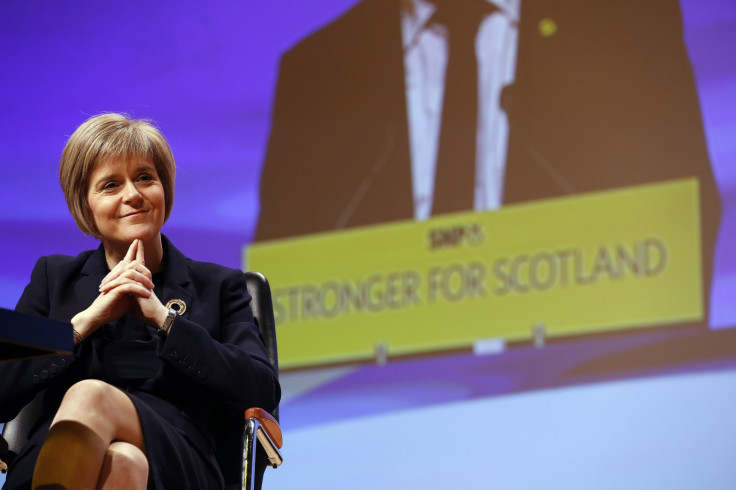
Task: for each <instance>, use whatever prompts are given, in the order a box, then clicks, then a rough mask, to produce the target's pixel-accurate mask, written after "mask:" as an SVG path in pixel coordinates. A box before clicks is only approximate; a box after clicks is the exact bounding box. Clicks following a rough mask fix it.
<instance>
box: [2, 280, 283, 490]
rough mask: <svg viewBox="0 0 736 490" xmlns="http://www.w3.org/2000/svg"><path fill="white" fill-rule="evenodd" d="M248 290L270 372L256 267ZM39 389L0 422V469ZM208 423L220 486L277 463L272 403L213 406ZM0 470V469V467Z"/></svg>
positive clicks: (267, 308)
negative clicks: (268, 406) (237, 410)
mask: <svg viewBox="0 0 736 490" xmlns="http://www.w3.org/2000/svg"><path fill="white" fill-rule="evenodd" d="M245 282H246V286H247V288H248V293H249V294H250V295H251V296H252V297H253V299H252V301H251V309H252V310H253V316H254V317H255V320H256V325H258V331H259V333H260V335H261V339H262V340H263V343H264V345H265V346H266V352H267V353H268V358H269V361H270V362H271V364H272V365H273V368H274V370H275V371H276V374H278V371H279V364H278V350H277V346H276V323H275V321H274V316H273V304H272V302H271V288H270V286H269V284H268V280H267V279H266V277H265V276H264V275H263V274H261V273H258V272H246V273H245ZM43 396H44V392H41V393H39V394H38V395H36V397H35V398H34V399H33V400H32V401H31V402H30V403H29V404H28V405H26V406H25V407H23V409H22V410H21V411H20V413H19V414H18V415H17V416H16V418H15V419H13V420H11V421H10V422H7V423H6V424H5V426H4V427H3V432H2V437H0V468H2V467H3V465H4V463H3V461H5V462H6V463H7V464H12V462H13V459H14V458H15V456H16V455H17V454H18V451H20V448H21V447H22V446H23V444H24V443H25V441H26V440H27V439H28V434H29V432H30V429H31V427H32V425H33V423H34V422H35V421H36V420H37V419H38V417H39V416H40V413H41V407H42V405H43ZM210 428H211V430H212V434H213V436H214V439H215V444H216V448H215V449H216V453H217V461H218V463H219V465H220V469H221V471H222V473H223V475H224V477H225V488H226V490H235V489H241V488H242V489H245V490H256V489H260V488H261V483H262V481H263V475H264V472H265V470H266V467H268V466H272V467H274V468H276V467H277V466H279V465H280V464H281V463H282V462H283V458H282V456H281V453H280V452H279V449H280V448H281V444H282V436H281V429H280V428H279V425H278V408H276V409H275V410H274V412H273V413H271V414H269V413H268V412H266V411H265V410H263V409H260V408H250V409H248V410H247V411H246V413H245V416H244V415H243V414H234V413H233V412H232V410H229V409H227V408H225V407H224V406H217V407H215V410H214V411H213V414H212V417H211V420H210ZM3 472H4V471H3Z"/></svg>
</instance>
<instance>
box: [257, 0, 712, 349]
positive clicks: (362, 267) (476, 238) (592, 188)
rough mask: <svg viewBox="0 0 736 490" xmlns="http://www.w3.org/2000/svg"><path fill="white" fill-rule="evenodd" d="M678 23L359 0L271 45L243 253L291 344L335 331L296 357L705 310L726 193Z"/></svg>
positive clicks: (582, 12) (598, 8)
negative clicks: (280, 49)
mask: <svg viewBox="0 0 736 490" xmlns="http://www.w3.org/2000/svg"><path fill="white" fill-rule="evenodd" d="M634 11H635V12H636V15H632V12H634ZM683 32H684V31H683V28H682V16H681V9H680V5H679V4H678V2H676V1H668V2H656V3H649V4H647V5H646V6H641V5H639V3H638V2H615V3H612V2H580V3H575V2H557V3H554V4H550V2H544V1H536V0H525V1H523V2H520V1H514V0H509V1H499V2H468V4H467V5H463V6H459V5H454V4H453V3H452V2H449V3H448V5H445V2H425V1H419V0H418V1H413V0H412V1H401V2H400V1H397V2H384V1H378V0H364V1H362V2H358V3H357V4H356V5H355V6H354V7H353V8H351V9H350V10H349V11H347V12H346V13H345V14H343V15H341V16H340V17H338V18H337V19H335V20H333V21H331V22H329V23H327V24H326V25H324V26H323V27H322V28H321V29H319V30H317V31H316V32H314V33H312V34H310V35H309V36H307V37H306V38H305V39H303V40H301V41H299V42H298V43H297V44H296V45H295V46H294V47H293V48H291V49H290V50H288V51H287V52H286V53H284V55H283V56H282V58H281V62H280V70H279V77H278V83H277V86H276V92H275V99H274V111H273V116H272V126H271V132H270V136H269V141H268V149H267V152H266V156H265V162H264V167H263V171H262V179H261V187H260V192H261V212H260V215H259V220H258V225H257V228H256V236H255V240H256V242H257V244H256V245H255V246H251V247H250V250H249V251H248V252H247V254H246V259H245V261H246V264H248V265H249V266H252V267H256V268H268V269H270V270H272V271H273V274H276V275H275V276H274V277H276V278H278V282H279V284H280V285H281V286H282V287H281V288H278V289H277V290H276V305H277V315H278V319H279V322H280V324H281V325H282V327H283V329H282V330H283V331H284V335H292V334H293V335H294V336H295V340H296V339H298V341H295V344H298V345H300V346H302V348H303V349H304V350H305V351H307V350H309V349H308V348H307V347H306V346H309V345H311V344H314V347H313V348H314V349H316V350H320V349H322V348H323V346H321V345H320V344H318V342H316V341H314V340H310V339H313V338H314V337H313V334H314V331H313V329H315V328H316V329H317V330H318V331H319V332H321V333H322V334H324V335H328V334H329V332H332V331H341V330H343V329H345V328H349V330H350V332H351V337H350V340H343V341H341V342H340V343H337V344H335V346H336V348H335V349H334V351H333V352H332V354H333V355H332V356H330V353H329V352H327V351H325V350H321V351H320V354H317V353H316V351H315V352H313V353H311V354H308V353H307V352H304V353H295V355H296V356H298V357H299V361H298V362H309V359H311V361H312V362H317V363H319V362H320V359H321V361H326V362H333V361H342V360H345V359H346V355H347V354H346V353H347V352H348V351H352V353H353V354H352V355H353V358H358V359H360V358H365V357H366V356H369V357H370V356H373V355H375V353H374V352H373V351H374V349H375V346H376V345H380V344H386V346H387V349H388V350H389V351H390V352H392V353H393V354H407V353H417V352H428V351H433V350H434V351H436V350H443V349H444V350H452V349H455V348H457V347H460V346H469V345H471V344H472V343H473V342H474V341H476V340H478V339H483V338H503V339H507V340H509V339H510V340H519V339H527V340H529V339H530V338H531V337H532V335H533V332H534V331H537V332H539V331H540V329H541V330H543V331H544V334H545V335H552V336H560V335H563V336H564V335H570V334H580V333H594V332H601V331H610V330H616V329H628V328H632V327H648V326H672V325H678V326H682V325H692V324H698V325H707V324H708V321H709V316H710V312H709V305H710V291H711V283H712V272H713V255H714V249H715V244H716V238H717V234H718V230H719V226H720V222H721V218H720V217H721V203H720V196H719V192H718V189H717V187H716V183H715V180H714V174H713V168H712V165H711V161H710V158H709V155H708V148H707V144H706V139H705V133H704V127H703V121H702V117H701V109H700V102H699V97H698V91H697V86H696V82H695V76H694V72H693V69H692V65H691V63H690V60H689V56H688V52H687V49H686V45H685V42H684V34H683ZM678 182H679V183H681V184H682V185H684V186H685V187H682V186H680V187H678V186H679V185H680V184H678ZM685 182H687V183H685ZM522 205H523V206H522ZM499 209H500V211H498V212H496V213H492V212H491V211H496V210H499ZM472 211H475V212H476V213H473V212H472ZM305 236H306V237H309V238H306V239H302V240H300V238H302V237H305ZM285 239H291V241H290V242H289V243H291V245H290V246H286V245H285V242H284V240H285ZM328 249H329V250H330V253H329V254H323V251H324V250H328ZM305 257H307V258H308V259H305ZM392 259H393V260H392ZM620 305H625V307H620ZM379 313H386V315H385V317H383V319H382V321H381V322H380V324H379V325H376V322H375V318H374V316H375V315H376V314H379ZM448 322H459V323H461V324H462V327H456V328H455V329H453V330H452V331H451V332H450V331H445V330H444V329H442V327H441V326H442V325H444V324H446V323H448ZM330 325H332V326H333V327H334V329H335V330H333V329H330ZM411 325H421V327H416V328H413V327H411ZM290 355H291V353H290V352H287V356H290ZM325 356H326V357H325ZM287 362H288V361H287Z"/></svg>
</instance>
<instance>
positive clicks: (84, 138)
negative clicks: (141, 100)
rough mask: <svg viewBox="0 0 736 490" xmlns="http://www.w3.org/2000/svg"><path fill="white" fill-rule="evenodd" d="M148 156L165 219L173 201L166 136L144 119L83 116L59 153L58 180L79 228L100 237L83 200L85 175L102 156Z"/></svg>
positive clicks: (86, 185)
mask: <svg viewBox="0 0 736 490" xmlns="http://www.w3.org/2000/svg"><path fill="white" fill-rule="evenodd" d="M131 157H148V158H150V159H151V160H152V161H153V164H154V166H155V167H156V172H157V173H158V176H159V179H161V184H162V186H163V188H164V203H165V205H166V213H165V214H164V222H165V221H166V220H168V219H169V215H170V214H171V208H172V206H173V205H174V180H175V179H176V163H175V162H174V155H173V154H172V153H171V148H170V147H169V144H168V142H167V141H166V138H164V136H163V134H161V132H160V131H159V130H158V129H157V128H156V127H155V126H154V125H153V123H152V122H151V121H149V120H147V119H131V118H130V117H128V116H126V115H124V114H116V113H105V114H100V115H97V116H93V117H91V118H89V119H87V120H86V121H85V122H84V123H82V125H81V126H79V127H78V128H77V129H76V131H74V133H73V134H72V135H71V136H70V137H69V140H68V141H67V143H66V146H65V147H64V152H63V153H62V154H61V163H60V165H59V181H60V182H61V188H62V190H63V191H64V198H65V199H66V204H67V206H69V211H71V213H72V216H73V217H74V221H75V222H76V223H77V226H78V227H79V229H80V230H82V231H83V232H84V233H86V234H88V235H92V236H94V237H96V238H101V236H100V232H99V230H98V229H97V226H96V225H95V221H94V217H93V216H92V211H91V210H90V208H89V204H88V202H87V192H88V189H89V177H90V175H91V174H92V171H93V170H94V168H95V166H96V165H97V164H98V163H99V162H100V161H102V160H107V159H128V158H131Z"/></svg>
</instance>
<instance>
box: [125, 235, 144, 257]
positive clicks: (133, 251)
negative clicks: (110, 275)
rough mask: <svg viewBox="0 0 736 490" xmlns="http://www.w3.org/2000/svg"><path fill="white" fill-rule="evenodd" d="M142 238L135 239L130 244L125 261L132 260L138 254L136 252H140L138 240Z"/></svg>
mask: <svg viewBox="0 0 736 490" xmlns="http://www.w3.org/2000/svg"><path fill="white" fill-rule="evenodd" d="M139 241H140V240H138V239H135V240H133V243H131V244H130V247H128V252H127V253H126V254H125V258H124V259H123V260H124V261H125V262H132V261H133V258H134V257H135V255H136V252H138V242H139Z"/></svg>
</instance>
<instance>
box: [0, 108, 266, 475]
mask: <svg viewBox="0 0 736 490" xmlns="http://www.w3.org/2000/svg"><path fill="white" fill-rule="evenodd" d="M175 172H176V167H175V163H174V158H173V155H172V153H171V150H170V148H169V145H168V143H167V142H166V140H165V139H164V137H163V136H162V135H161V134H160V133H159V131H158V130H157V129H156V128H154V127H153V126H152V125H151V124H149V123H148V122H146V121H142V120H131V119H129V118H127V117H125V116H122V115H119V114H103V115H99V116H95V117H92V118H90V119H89V120H87V121H86V122H85V123H84V124H82V125H81V126H80V127H79V128H78V129H77V130H76V131H75V132H74V134H72V136H71V137H70V138H69V141H68V142H67V144H66V147H65V149H64V152H63V154H62V157H61V165H60V168H59V177H60V180H61V186H62V188H63V190H64V195H65V198H66V201H67V204H68V206H69V210H70V211H71V213H72V215H73V217H74V219H75V221H76V223H77V225H78V226H79V228H80V229H81V230H82V231H83V232H85V233H88V234H90V235H93V236H95V237H96V238H98V239H99V240H100V241H101V245H100V247H99V248H98V249H97V250H94V251H87V252H83V253H81V254H80V255H78V256H76V257H70V256H61V255H52V256H48V257H42V258H41V259H40V260H39V261H38V263H37V264H36V266H35V268H34V270H33V273H32V276H31V282H30V284H29V285H28V286H27V287H26V289H25V291H24V292H23V295H22V297H21V298H20V300H19V302H18V305H17V307H16V310H17V311H20V312H25V313H30V314H34V315H39V316H45V317H49V318H53V319H56V320H61V321H67V322H71V323H72V326H73V328H74V342H75V350H74V354H73V355H67V356H59V357H54V358H46V359H36V360H31V361H22V362H17V363H11V364H7V365H4V366H2V365H0V376H2V379H3V382H2V383H0V385H1V386H0V420H8V419H11V418H13V417H14V416H15V415H16V414H17V412H18V411H19V410H20V408H21V407H22V406H23V405H25V404H26V403H28V401H29V400H30V399H31V398H32V397H33V396H34V395H35V393H37V392H38V391H40V390H41V389H44V388H45V389H46V395H45V401H44V410H43V414H42V416H41V418H40V420H39V423H38V424H37V425H36V427H34V430H33V431H32V433H31V436H30V438H29V441H28V443H27V444H26V446H24V448H23V449H22V450H21V452H20V454H19V455H18V457H17V459H16V460H15V462H14V464H13V465H12V466H11V468H10V471H9V473H8V477H7V481H6V487H5V488H6V489H7V488H28V486H29V485H30V481H31V479H32V481H33V488H105V489H107V488H126V489H130V488H145V487H146V486H148V487H149V488H157V489H169V488H177V489H179V488H192V489H207V488H222V486H223V481H222V475H221V474H220V471H219V468H218V465H217V461H216V459H215V454H214V446H213V440H212V435H211V434H210V432H209V429H208V419H209V417H210V415H211V414H212V412H213V410H214V409H215V406H216V405H218V407H219V405H222V404H224V405H227V406H228V407H229V408H230V409H232V410H234V411H239V413H241V414H242V413H243V410H244V409H246V408H248V407H251V406H260V407H263V408H265V409H267V410H271V409H273V408H274V407H275V406H276V405H277V403H278V400H279V397H280V390H279V385H278V380H277V377H276V375H275V373H274V371H273V369H272V367H271V364H270V363H269V361H268V357H267V355H266V352H265V348H264V346H263V344H262V342H261V340H260V338H259V336H258V331H257V328H256V326H255V325H254V323H253V316H252V313H251V311H250V308H249V305H248V303H249V296H248V295H247V292H246V289H245V280H244V277H243V274H242V272H240V271H237V270H233V269H228V268H225V267H221V266H217V265H214V264H208V263H202V262H195V261H193V260H190V259H188V258H186V257H185V256H184V255H182V254H181V252H179V251H178V250H177V249H176V248H174V246H173V245H172V244H171V243H170V242H169V241H168V240H167V239H166V238H165V237H164V236H163V235H162V234H161V227H162V226H163V224H164V222H165V221H166V220H167V219H168V217H169V214H170V212H171V207H172V204H173V194H174V177H175Z"/></svg>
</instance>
